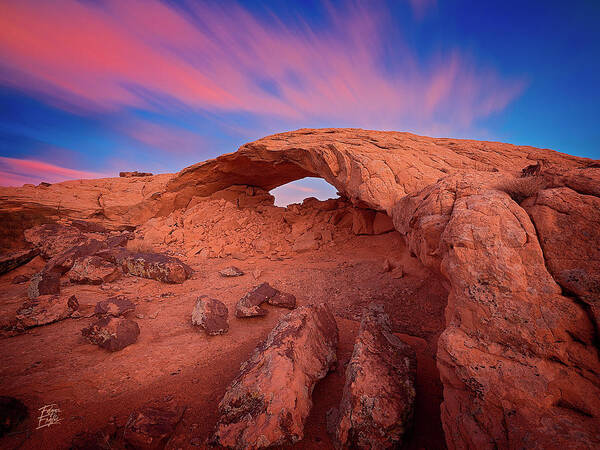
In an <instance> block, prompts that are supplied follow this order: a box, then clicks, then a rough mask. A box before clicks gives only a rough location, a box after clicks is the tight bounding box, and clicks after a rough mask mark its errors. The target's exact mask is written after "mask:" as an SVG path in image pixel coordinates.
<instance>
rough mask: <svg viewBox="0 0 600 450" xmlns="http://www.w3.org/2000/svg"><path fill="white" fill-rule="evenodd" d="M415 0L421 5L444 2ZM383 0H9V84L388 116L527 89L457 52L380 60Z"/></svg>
mask: <svg viewBox="0 0 600 450" xmlns="http://www.w3.org/2000/svg"><path fill="white" fill-rule="evenodd" d="M411 4H412V7H413V9H414V10H415V14H422V13H423V11H426V10H427V9H428V8H430V7H431V6H432V5H435V2H434V1H433V0H411ZM382 5H383V4H379V3H377V2H369V3H368V4H367V3H365V4H361V3H355V2H352V1H349V2H347V3H346V4H345V6H344V8H338V9H337V10H336V11H332V12H331V14H330V17H329V18H328V21H329V26H328V27H325V28H318V29H317V28H312V27H311V26H310V25H308V24H306V23H303V22H302V21H300V20H298V21H297V22H295V23H283V22H282V21H281V20H280V19H279V18H277V17H271V19H270V20H268V21H267V20H266V19H264V18H261V19H259V18H258V17H257V16H255V15H253V14H251V13H250V12H249V11H247V10H246V9H244V8H243V7H242V6H240V5H239V4H235V3H231V2H227V3H226V4H216V3H200V4H198V3H193V4H190V5H188V7H187V8H186V9H185V10H184V9H182V8H177V7H174V6H172V5H168V4H166V3H162V2H160V1H157V0H145V1H137V0H129V1H127V2H123V1H117V0H109V1H106V2H100V3H97V2H93V3H92V2H77V1H73V0H62V1H60V2H45V1H42V2H31V1H20V2H2V4H1V5H0V53H1V54H2V61H1V62H0V65H1V66H2V68H3V70H2V71H0V82H1V83H3V84H9V85H12V86H15V87H19V88H21V89H25V90H30V91H34V92H35V93H36V94H37V95H44V96H46V97H48V98H51V99H52V100H53V101H54V102H55V103H56V102H58V103H60V104H63V105H64V106H65V107H68V108H101V109H106V110H110V109H114V108H117V109H118V108H123V107H134V108H146V109H152V108H157V102H159V104H160V108H164V107H189V108H198V109H205V110H215V111H242V112H248V113H252V114H259V115H265V116H274V117H278V118H281V119H285V120H288V121H290V122H294V121H302V120H311V119H312V120H314V119H320V118H325V119H329V120H339V121H348V122H349V123H353V124H364V125H365V126H370V127H379V128H385V127H387V128H389V127H394V124H398V123H400V122H401V120H402V119H403V118H407V117H411V118H414V117H418V118H419V121H420V123H424V124H427V123H428V121H431V120H432V118H433V117H435V115H436V114H438V115H439V114H445V115H446V117H447V119H448V121H450V122H452V121H454V120H457V121H459V122H460V124H461V125H465V124H466V125H468V124H470V123H471V122H472V121H474V120H476V119H478V118H480V117H485V116H487V115H489V114H491V113H493V112H495V111H498V110H501V109H502V108H504V107H505V106H506V104H508V103H509V102H510V101H511V100H512V99H514V98H515V97H516V96H517V95H519V93H520V92H521V90H522V88H523V84H522V83H521V82H520V81H519V80H506V79H503V78H502V77H501V76H499V75H497V74H495V73H494V72H493V71H492V70H491V69H489V68H479V67H478V66H477V65H476V64H474V63H472V62H470V60H469V58H468V57H466V56H464V55H463V54H461V53H460V52H459V51H452V52H449V53H447V54H445V55H441V56H439V57H437V58H436V59H435V60H434V61H424V60H421V59H420V58H418V57H417V55H416V54H414V53H412V52H410V51H408V50H407V49H406V46H402V45H397V48H398V49H401V50H398V54H396V55H395V57H397V58H398V59H399V60H402V69H401V70H397V71H396V72H395V73H386V72H385V71H384V70H383V69H382V68H381V64H380V61H379V60H378V58H379V55H380V54H381V48H382V42H383V40H384V38H385V37H386V34H387V33H388V31H389V30H390V27H391V26H392V25H391V24H389V23H387V22H386V19H385V11H384V10H383V9H382ZM396 126H397V125H396Z"/></svg>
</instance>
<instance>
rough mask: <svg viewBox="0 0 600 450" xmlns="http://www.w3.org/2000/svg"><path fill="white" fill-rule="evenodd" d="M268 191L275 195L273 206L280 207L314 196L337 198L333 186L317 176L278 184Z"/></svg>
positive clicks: (321, 198)
mask: <svg viewBox="0 0 600 450" xmlns="http://www.w3.org/2000/svg"><path fill="white" fill-rule="evenodd" d="M269 193H270V194H271V195H272V196H274V197H275V206H281V207H286V206H288V205H290V204H292V203H302V201H303V200H304V199H306V198H308V197H314V198H316V199H317V200H329V199H335V198H339V195H338V192H337V190H336V188H335V187H333V186H332V185H331V184H329V183H327V181H325V180H324V179H323V178H317V177H305V178H301V179H299V180H295V181H292V182H290V183H287V184H283V185H281V186H278V187H276V188H274V189H272V190H271V191H270V192H269Z"/></svg>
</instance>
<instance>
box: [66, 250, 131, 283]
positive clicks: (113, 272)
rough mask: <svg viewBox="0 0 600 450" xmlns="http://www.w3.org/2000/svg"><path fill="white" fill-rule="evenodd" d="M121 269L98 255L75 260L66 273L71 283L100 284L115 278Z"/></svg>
mask: <svg viewBox="0 0 600 450" xmlns="http://www.w3.org/2000/svg"><path fill="white" fill-rule="evenodd" d="M120 273H121V271H120V269H119V268H118V267H117V266H115V265H114V264H112V263H110V262H108V261H106V260H105V259H102V258H100V257H99V256H87V257H85V258H80V259H77V260H76V261H75V263H74V264H73V267H72V268H71V270H69V272H68V273H67V276H68V277H69V280H71V282H72V283H79V284H102V283H110V282H111V281H114V280H116V279H117V278H118V277H119V275H120Z"/></svg>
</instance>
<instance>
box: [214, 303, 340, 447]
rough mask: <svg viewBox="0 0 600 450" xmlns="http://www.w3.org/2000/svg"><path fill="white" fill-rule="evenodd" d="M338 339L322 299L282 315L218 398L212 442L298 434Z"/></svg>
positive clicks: (251, 442)
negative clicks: (316, 386)
mask: <svg viewBox="0 0 600 450" xmlns="http://www.w3.org/2000/svg"><path fill="white" fill-rule="evenodd" d="M337 343H338V330H337V325H336V322H335V319H334V317H333V314H331V311H330V310H329V308H328V307H327V306H326V305H325V304H321V305H315V306H308V307H302V308H298V309H296V310H294V311H292V312H290V313H289V314H287V315H285V316H284V317H283V318H282V319H281V320H280V321H279V323H278V324H277V326H276V327H275V328H274V329H273V330H272V331H271V333H270V334H269V336H267V339H266V340H265V341H264V342H263V343H262V344H261V345H259V346H258V347H257V348H256V350H255V351H254V353H253V354H252V356H251V357H250V359H249V360H248V361H246V362H245V363H244V364H242V367H241V368H240V373H239V375H238V376H237V377H236V379H235V380H234V381H233V382H232V383H231V385H230V387H229V389H228V390H227V392H226V393H225V396H224V397H223V400H221V403H219V412H220V414H221V416H220V418H219V422H218V423H217V427H216V431H215V434H214V437H213V440H214V442H215V443H216V444H218V445H222V446H224V447H227V448H237V449H241V448H254V449H255V448H264V447H269V446H272V445H283V444H293V443H295V442H298V441H299V440H301V439H302V437H303V436H304V422H305V421H306V418H307V417H308V414H309V412H310V409H311V407H312V400H311V395H312V391H313V388H314V386H315V384H316V382H317V381H318V380H320V379H321V378H323V377H324V376H325V375H326V374H327V372H328V371H329V369H331V367H333V365H334V364H335V363H336V360H337V359H336V347H337Z"/></svg>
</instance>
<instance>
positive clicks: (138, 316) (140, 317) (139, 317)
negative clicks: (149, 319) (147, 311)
mask: <svg viewBox="0 0 600 450" xmlns="http://www.w3.org/2000/svg"><path fill="white" fill-rule="evenodd" d="M135 317H137V318H138V319H143V318H144V317H146V316H144V315H143V314H136V315H135Z"/></svg>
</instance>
